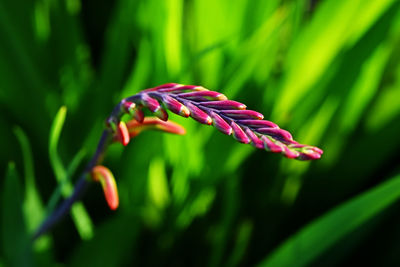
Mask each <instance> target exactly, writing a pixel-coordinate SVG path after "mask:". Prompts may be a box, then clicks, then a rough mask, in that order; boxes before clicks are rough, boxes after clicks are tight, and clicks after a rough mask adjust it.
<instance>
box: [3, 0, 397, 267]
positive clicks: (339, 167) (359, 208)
mask: <svg viewBox="0 0 400 267" xmlns="http://www.w3.org/2000/svg"><path fill="white" fill-rule="evenodd" d="M0 36H2V39H3V40H2V41H1V42H0V87H1V90H0V111H1V113H0V114H1V115H0V127H1V129H2V130H1V131H0V147H2V152H1V153H0V163H1V164H0V172H1V173H4V174H5V175H4V177H5V178H4V179H3V181H2V187H1V188H2V189H1V190H0V194H1V197H0V199H1V203H0V205H1V206H2V212H1V215H0V216H1V220H0V222H1V231H2V234H1V236H0V239H1V240H2V242H1V250H0V265H2V264H4V265H5V266H9V265H11V266H12V265H18V264H19V265H23V264H25V265H35V263H36V265H40V266H46V265H54V264H56V263H65V264H67V265H72V266H75V265H78V266H80V265H86V266H87V265H90V266H118V265H132V264H135V265H139V266H146V265H174V266H175V265H184V266H187V265H197V266H204V265H210V266H221V265H229V266H237V265H254V264H261V265H263V264H268V263H276V264H274V266H277V264H281V265H282V266H287V265H289V266H293V265H296V264H298V265H301V264H305V265H307V264H315V265H323V266H326V265H336V264H345V263H350V264H351V263H354V262H356V261H357V263H360V262H365V263H368V264H375V265H379V266H385V265H386V266H393V265H396V264H397V265H398V264H399V259H398V257H397V250H396V249H397V247H398V246H399V245H400V244H399V241H398V240H400V238H398V237H399V236H398V235H399V231H398V230H397V225H398V222H399V219H400V218H399V216H398V215H397V213H398V212H396V207H398V204H395V202H396V200H397V199H398V195H399V194H398V179H399V178H398V173H399V165H398V156H397V151H398V150H399V148H400V140H399V138H398V136H399V133H400V63H399V62H400V60H399V58H400V3H399V2H398V1H394V0H373V1H361V0H351V1H334V0H323V1H308V0H294V1H278V0H276V1H275V0H274V1H262V0H254V1H244V0H243V1H227V0H223V1H209V0H189V1H183V0H166V1H159V0H146V1H144V0H140V1H128V0H119V1H114V2H113V1H80V0H64V1H58V2H57V1H48V0H36V1H30V2H29V3H28V2H24V3H23V4H21V3H20V1H12V0H4V1H1V2H0ZM167 82H177V83H181V84H200V85H203V86H204V87H206V88H210V89H213V90H216V91H219V92H222V93H223V94H224V95H226V96H227V97H229V98H230V99H236V100H238V101H240V102H243V103H246V105H247V106H248V107H249V109H251V110H259V111H261V112H262V113H263V114H264V115H265V118H266V119H267V120H271V121H274V122H276V123H277V124H278V125H280V126H281V127H282V128H284V129H287V130H289V131H290V132H292V133H293V134H294V135H295V137H296V140H298V141H299V142H301V143H307V144H313V145H317V146H319V147H321V148H322V149H323V150H324V155H323V157H322V158H321V159H320V160H318V161H313V162H301V161H293V160H290V159H287V158H284V157H280V156H279V155H275V154H272V153H265V152H263V151H261V150H256V149H254V148H252V147H251V146H248V145H243V144H239V143H236V142H232V140H229V138H226V137H225V136H223V134H221V133H219V132H218V131H214V130H213V129H211V128H210V127H201V125H200V127H199V125H197V124H194V123H192V122H190V121H187V120H185V119H183V118H181V117H179V116H175V115H173V114H171V119H172V120H174V121H177V122H178V123H179V124H181V125H183V126H184V127H185V128H186V135H185V136H174V135H169V134H159V133H153V132H150V131H149V132H147V131H146V132H145V133H143V134H141V135H139V136H137V137H136V138H135V139H134V140H132V141H133V142H130V143H129V145H128V146H127V147H126V148H125V149H123V147H122V146H121V145H119V144H115V145H113V146H112V147H111V149H110V150H109V151H108V155H107V157H106V160H105V161H106V162H105V165H107V167H109V168H110V169H112V170H113V173H114V175H115V178H116V180H117V183H118V190H119V192H118V193H119V203H120V204H119V208H118V210H116V211H108V209H107V205H106V203H105V201H104V199H103V197H102V189H101V187H100V186H95V187H91V188H89V190H88V191H87V192H86V194H85V196H84V198H83V200H82V202H81V203H80V204H79V203H78V208H75V211H72V212H71V216H72V217H71V218H72V220H70V219H66V220H64V221H63V222H62V223H61V224H59V225H58V226H56V227H55V228H54V229H53V230H52V231H51V232H50V233H49V234H47V235H45V236H42V237H41V238H40V239H38V240H37V241H35V243H33V244H30V243H29V241H28V240H29V239H28V238H29V235H32V234H33V232H34V231H35V229H36V228H37V227H38V224H39V223H40V222H41V221H42V220H43V219H44V217H45V216H46V215H47V214H49V213H50V212H51V211H52V210H53V209H54V207H55V206H56V204H58V203H60V201H61V200H60V198H61V197H65V196H67V195H68V194H70V192H71V189H72V187H71V186H72V185H73V184H74V183H75V182H76V180H77V178H78V176H79V173H80V172H82V171H83V167H84V165H85V164H86V163H87V161H88V160H89V159H90V155H93V154H94V153H95V151H94V150H95V148H96V144H97V142H98V140H99V138H100V134H101V131H102V129H103V127H104V118H106V116H107V115H108V114H109V113H110V112H111V110H112V107H113V106H115V105H116V104H117V103H118V101H119V100H120V99H121V98H124V97H128V96H131V95H134V94H136V93H138V92H139V91H141V90H142V89H144V88H150V87H154V86H156V85H159V84H163V83H167ZM64 105H65V106H66V108H65V109H64V110H63V109H61V110H60V113H58V114H57V111H58V110H59V109H60V107H62V106H64ZM66 110H68V113H66ZM53 122H54V124H52V123H53ZM16 126H17V127H16ZM13 129H14V130H13ZM20 148H21V149H20ZM9 162H15V163H9ZM19 174H20V175H19ZM386 180H387V181H386ZM46 203H47V204H46ZM391 204H392V206H391V207H389V206H390V205H391ZM388 207H389V208H388ZM372 241H373V242H372ZM30 245H32V246H30ZM316 248H317V249H316ZM298 253H301V255H302V256H303V257H304V258H303V260H302V261H299V262H296V261H292V260H296V259H297V258H298V257H299V256H298V255H299V254H298ZM16 255H25V257H23V258H21V257H18V256H16Z"/></svg>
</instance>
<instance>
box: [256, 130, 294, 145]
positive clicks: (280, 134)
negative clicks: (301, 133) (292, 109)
mask: <svg viewBox="0 0 400 267" xmlns="http://www.w3.org/2000/svg"><path fill="white" fill-rule="evenodd" d="M256 131H257V132H258V133H261V134H266V135H271V136H273V137H277V138H279V139H283V140H285V141H288V142H290V141H292V140H293V137H292V135H291V134H290V133H289V132H288V131H285V130H283V129H277V128H258V129H256Z"/></svg>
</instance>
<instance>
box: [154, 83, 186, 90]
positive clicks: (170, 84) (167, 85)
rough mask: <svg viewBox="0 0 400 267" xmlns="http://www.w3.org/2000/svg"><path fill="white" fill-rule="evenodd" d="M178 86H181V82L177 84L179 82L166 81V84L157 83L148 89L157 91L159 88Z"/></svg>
mask: <svg viewBox="0 0 400 267" xmlns="http://www.w3.org/2000/svg"><path fill="white" fill-rule="evenodd" d="M178 86H181V84H179V83H166V84H162V85H159V86H157V87H154V88H150V89H148V90H149V91H158V90H160V89H162V90H163V89H168V88H174V87H178ZM160 91H161V90H160Z"/></svg>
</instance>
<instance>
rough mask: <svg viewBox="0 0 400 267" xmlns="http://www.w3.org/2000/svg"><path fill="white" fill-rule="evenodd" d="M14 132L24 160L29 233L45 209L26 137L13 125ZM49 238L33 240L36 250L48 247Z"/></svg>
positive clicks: (42, 215)
mask: <svg viewBox="0 0 400 267" xmlns="http://www.w3.org/2000/svg"><path fill="white" fill-rule="evenodd" d="M14 134H15V135H16V136H17V139H18V141H19V143H20V145H21V150H22V157H23V162H24V176H25V199H24V203H23V209H24V215H25V221H26V223H27V230H28V232H29V233H30V234H32V233H33V231H34V230H35V229H36V228H37V227H38V226H39V224H40V223H41V222H42V221H43V219H44V215H45V209H44V206H43V202H42V199H41V198H40V194H39V191H38V189H37V187H36V182H35V171H34V165H33V156H32V151H31V146H30V144H29V140H28V137H27V136H26V134H25V132H24V131H23V130H22V129H21V128H20V127H18V126H15V127H14ZM50 242H51V240H50V238H49V236H43V237H42V238H40V239H39V240H37V241H36V242H35V246H34V248H35V250H36V251H44V250H47V249H48V248H49V247H50V244H51V243H50Z"/></svg>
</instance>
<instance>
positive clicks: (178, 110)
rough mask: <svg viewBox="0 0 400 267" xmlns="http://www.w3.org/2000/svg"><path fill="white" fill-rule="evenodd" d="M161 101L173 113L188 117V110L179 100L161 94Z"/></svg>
mask: <svg viewBox="0 0 400 267" xmlns="http://www.w3.org/2000/svg"><path fill="white" fill-rule="evenodd" d="M162 102H163V103H164V104H165V106H166V107H167V108H168V109H169V110H171V111H172V112H173V113H175V114H178V115H181V116H183V117H186V118H187V117H189V115H190V111H189V110H188V109H187V107H185V106H184V105H183V104H182V103H181V102H179V101H178V100H176V99H175V98H173V97H171V96H169V95H163V97H162Z"/></svg>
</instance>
